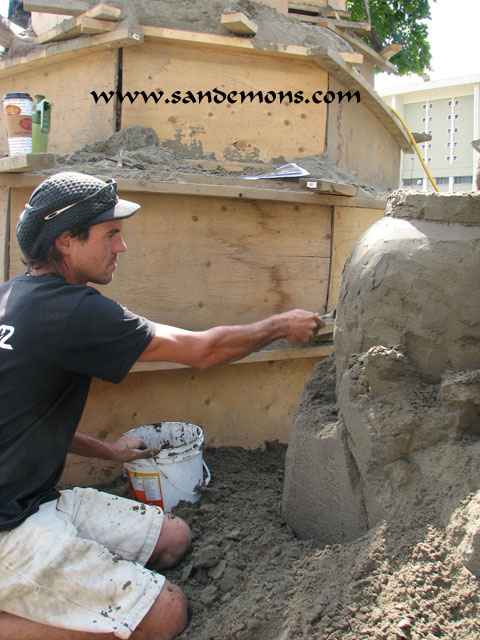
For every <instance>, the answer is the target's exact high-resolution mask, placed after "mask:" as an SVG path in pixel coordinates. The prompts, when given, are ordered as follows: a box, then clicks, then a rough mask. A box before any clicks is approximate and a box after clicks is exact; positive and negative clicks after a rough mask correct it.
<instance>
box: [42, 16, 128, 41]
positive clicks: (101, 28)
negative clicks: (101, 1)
mask: <svg viewBox="0 0 480 640" xmlns="http://www.w3.org/2000/svg"><path fill="white" fill-rule="evenodd" d="M116 26H117V25H116V23H115V22H112V21H110V20H96V19H95V18H88V17H87V16H86V15H82V16H78V17H76V18H66V19H65V20H62V22H60V23H59V24H57V25H56V26H55V27H53V29H49V30H48V31H47V32H46V33H42V35H41V36H38V37H37V43H38V44H45V43H46V42H55V41H56V40H68V39H70V38H76V37H77V36H81V35H83V34H90V35H93V34H98V33H106V32H107V31H113V29H115V27H116Z"/></svg>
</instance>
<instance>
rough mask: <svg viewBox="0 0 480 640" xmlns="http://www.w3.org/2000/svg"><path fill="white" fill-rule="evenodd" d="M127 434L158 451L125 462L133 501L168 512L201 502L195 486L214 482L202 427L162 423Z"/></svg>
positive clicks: (148, 425)
mask: <svg viewBox="0 0 480 640" xmlns="http://www.w3.org/2000/svg"><path fill="white" fill-rule="evenodd" d="M124 435H128V436H137V437H138V438H141V439H142V440H143V441H144V442H145V444H146V445H147V447H148V448H149V449H152V450H153V451H155V452H156V455H155V456H154V457H153V458H141V459H138V460H133V461H132V462H126V463H124V465H123V466H124V468H125V471H126V474H127V478H128V484H129V490H130V495H131V497H132V498H134V499H136V500H138V501H139V502H144V503H146V504H155V505H158V506H160V507H162V509H164V510H165V511H170V510H171V509H172V508H173V507H175V506H176V505H177V504H178V503H179V502H180V500H186V501H187V502H197V501H198V500H200V493H199V492H198V491H195V487H197V486H201V485H202V484H203V485H204V486H206V485H207V484H208V483H209V482H210V471H209V469H208V467H207V465H206V464H205V462H204V461H203V456H202V450H201V447H202V444H203V431H202V429H201V427H198V426H197V425H195V424H190V423H189V422H159V423H157V424H147V425H144V426H143V427H137V428H136V429H131V430H130V431H127V432H126V433H125V434H124ZM204 469H205V472H206V478H205V481H204V479H203V470H204Z"/></svg>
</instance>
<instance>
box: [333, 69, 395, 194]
mask: <svg viewBox="0 0 480 640" xmlns="http://www.w3.org/2000/svg"><path fill="white" fill-rule="evenodd" d="M329 90H330V91H334V92H335V93H337V92H338V91H342V92H343V93H345V92H346V91H348V87H346V86H344V85H343V84H342V83H341V82H339V81H338V80H337V79H336V78H335V77H334V76H333V74H330V76H329ZM360 96H361V93H360ZM327 139H328V145H327V158H328V160H329V162H330V163H331V164H334V165H337V166H339V167H344V168H345V169H349V170H350V171H354V172H355V173H357V175H358V177H360V178H362V180H364V181H365V184H370V185H376V186H379V187H382V188H384V189H386V190H392V189H396V188H397V187H398V180H399V175H400V173H399V172H400V148H399V146H398V142H397V141H395V140H394V138H393V137H392V135H391V134H390V133H389V132H388V131H387V129H386V128H385V127H384V125H383V124H382V123H381V122H380V120H379V119H378V118H377V116H376V115H374V114H373V113H372V112H371V111H370V110H369V109H367V107H365V106H364V105H363V104H362V102H360V103H358V104H357V102H356V99H352V100H351V101H350V102H348V101H347V100H346V99H344V100H342V101H341V102H338V101H335V102H332V103H331V104H330V105H329V112H328V129H327Z"/></svg>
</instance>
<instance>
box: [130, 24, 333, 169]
mask: <svg viewBox="0 0 480 640" xmlns="http://www.w3.org/2000/svg"><path fill="white" fill-rule="evenodd" d="M149 33H150V30H148V31H147V30H146V31H145V37H146V39H147V41H146V42H145V43H144V45H143V46H142V47H130V48H129V49H128V50H125V51H124V52H123V86H124V87H129V88H131V89H134V88H136V87H138V88H139V89H142V90H144V91H145V93H146V94H147V95H149V94H150V93H151V92H154V93H155V92H157V91H158V90H159V89H160V88H161V90H162V91H163V92H164V98H168V96H171V95H172V94H173V92H174V91H178V89H179V83H178V78H182V87H183V88H184V89H185V90H187V89H188V91H189V92H190V93H191V95H193V96H194V97H195V96H197V95H198V94H199V93H202V94H204V93H205V92H206V90H213V89H214V88H215V87H219V88H220V87H224V88H227V90H228V88H230V87H231V88H232V89H234V91H233V93H232V95H231V94H230V93H229V94H228V95H229V97H228V100H227V96H226V95H225V97H223V98H219V99H220V100H222V101H223V102H221V103H219V102H217V97H216V96H215V94H212V95H210V97H209V98H207V99H203V100H202V101H201V102H198V101H197V102H196V103H193V102H192V100H191V99H190V102H189V103H187V102H186V103H182V104H181V105H176V104H172V102H170V103H166V101H165V100H164V99H163V100H162V103H161V104H155V102H154V101H153V100H150V101H148V102H147V103H145V102H144V101H143V100H142V101H140V100H136V101H135V102H134V103H133V104H132V103H128V102H127V101H124V102H123V104H122V127H125V128H126V127H130V126H133V125H142V126H145V127H152V128H153V129H154V130H155V133H156V134H157V135H158V137H159V140H160V145H162V146H164V147H169V148H174V149H177V150H179V151H180V152H181V155H182V156H184V157H191V158H192V157H196V156H199V155H202V156H209V155H210V154H214V157H215V158H217V159H218V160H226V161H238V162H253V163H259V162H262V161H263V162H265V163H267V164H270V161H271V159H272V158H276V157H279V156H283V157H286V158H287V157H288V158H293V157H301V156H311V155H317V154H319V153H323V151H324V148H325V123H326V114H327V105H326V104H325V103H322V104H314V103H313V101H311V102H310V103H307V102H306V101H305V102H304V103H302V104H301V105H297V104H294V103H293V96H294V95H295V93H296V92H297V91H303V92H304V95H305V96H307V95H308V94H310V95H312V94H313V93H314V92H316V91H318V90H320V91H324V92H326V91H327V89H328V87H327V78H328V74H327V73H326V72H325V71H323V70H320V68H319V67H318V68H317V69H316V68H315V65H314V64H312V63H311V61H310V59H309V57H308V56H307V55H304V53H305V52H304V51H302V54H301V55H299V56H298V57H297V56H295V57H291V58H290V60H289V64H288V65H287V64H285V62H284V60H283V57H282V56H281V55H276V54H274V55H264V52H263V51H260V52H258V51H257V50H255V49H251V50H250V51H249V54H248V55H245V52H246V50H245V49H243V48H242V49H240V50H236V49H233V50H232V49H231V48H230V49H227V48H223V44H220V45H219V46H220V47H222V51H223V53H222V55H215V54H214V53H213V52H212V48H211V46H210V44H211V42H208V45H207V46H198V43H195V46H188V47H186V46H183V41H178V40H174V41H163V40H155V41H150V40H149V35H148V34H149ZM169 35H172V34H169ZM174 35H177V34H174ZM206 35H209V34H206ZM227 39H228V40H229V41H231V40H233V41H235V42H240V43H243V42H245V41H246V42H247V43H249V44H251V41H250V40H249V39H248V40H246V39H244V38H236V37H227V36H225V37H224V38H223V39H222V40H223V42H224V41H225V40H227ZM209 40H210V39H209ZM215 48H216V47H215ZM303 49H304V48H302V50H303ZM270 53H271V52H270ZM159 59H162V60H163V62H162V64H163V65H164V66H163V69H164V72H163V73H162V78H161V84H159V82H160V81H159V78H158V60H159ZM232 69H234V70H235V73H234V77H235V83H234V85H232ZM287 89H288V90H289V91H290V92H291V94H290V97H288V96H286V97H285V98H284V99H279V97H280V95H281V94H282V93H283V94H285V93H286V90H287ZM241 91H244V93H245V94H248V93H249V92H250V93H251V97H250V98H248V97H242V96H241ZM267 92H275V96H274V98H273V99H272V97H271V96H272V94H271V93H270V94H269V96H267V97H266V98H265V99H264V97H263V96H264V95H266V94H267ZM230 99H231V100H233V102H230ZM200 149H201V152H200Z"/></svg>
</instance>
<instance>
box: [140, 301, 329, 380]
mask: <svg viewBox="0 0 480 640" xmlns="http://www.w3.org/2000/svg"><path fill="white" fill-rule="evenodd" d="M323 326H325V323H324V322H323V320H321V319H320V318H319V317H318V315H316V314H315V313H312V312H311V311H304V310H303V309H295V310H294V311H287V312H285V313H279V314H277V315H274V316H271V317H270V318H266V319H265V320H260V321H259V322H253V323H251V324H244V325H233V326H219V327H213V328H212V329H207V330H206V331H187V330H185V329H179V328H177V327H170V326H167V325H162V324H157V325H156V327H157V330H156V335H155V336H154V338H153V339H152V341H151V342H150V344H149V345H148V347H147V348H146V349H145V351H144V352H143V353H142V354H141V356H140V357H139V360H141V361H147V362H178V363H180V364H185V365H189V366H192V367H197V368H199V369H205V368H207V367H211V366H212V365H216V364H224V363H228V362H233V361H234V360H238V359H240V358H243V357H244V356H246V355H248V354H249V353H251V352H252V351H255V350H256V349H260V347H263V346H265V345H267V344H269V343H270V342H272V341H273V340H277V339H278V338H285V339H286V340H288V342H291V343H292V344H301V343H304V342H307V341H308V340H309V339H310V338H311V337H312V336H314V335H315V334H316V332H317V330H318V329H319V328H320V327H323Z"/></svg>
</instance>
